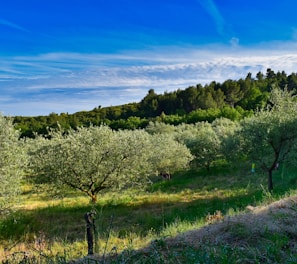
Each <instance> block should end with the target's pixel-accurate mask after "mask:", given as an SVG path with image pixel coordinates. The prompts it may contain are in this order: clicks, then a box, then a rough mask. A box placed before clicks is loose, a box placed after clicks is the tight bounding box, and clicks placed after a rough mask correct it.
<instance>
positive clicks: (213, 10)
mask: <svg viewBox="0 0 297 264" xmlns="http://www.w3.org/2000/svg"><path fill="white" fill-rule="evenodd" d="M197 1H198V3H199V4H201V6H202V7H203V8H204V9H205V11H206V12H207V13H208V14H209V15H210V16H211V17H212V18H213V20H214V22H215V25H216V29H217V32H218V33H219V34H220V35H221V36H222V37H224V36H225V33H226V32H225V28H226V22H225V19H224V18H223V16H222V15H221V13H220V11H219V9H218V8H217V6H216V4H215V2H214V1H213V0H197Z"/></svg>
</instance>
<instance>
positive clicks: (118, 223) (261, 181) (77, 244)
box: [0, 171, 296, 260]
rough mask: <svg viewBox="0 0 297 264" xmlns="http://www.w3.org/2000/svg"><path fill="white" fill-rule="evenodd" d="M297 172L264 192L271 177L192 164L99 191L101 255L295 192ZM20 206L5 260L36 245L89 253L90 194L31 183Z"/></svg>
mask: <svg viewBox="0 0 297 264" xmlns="http://www.w3.org/2000/svg"><path fill="white" fill-rule="evenodd" d="M294 181H296V177H295V174H294V173H291V174H289V176H288V175H287V176H286V177H284V175H283V174H282V173H281V171H280V172H277V173H276V175H275V186H276V191H275V193H274V194H273V195H269V194H268V193H265V187H263V186H265V184H266V177H265V175H262V174H251V173H249V172H246V173H244V172H239V173H237V172H234V171H225V172H224V173H221V174H218V173H217V172H215V173H214V174H212V173H205V174H204V173H201V172H196V171H189V172H187V173H180V174H177V175H174V177H173V179H172V180H171V181H159V182H156V183H155V184H154V185H152V186H150V187H148V188H147V189H146V190H142V191H139V190H127V191H123V192H118V193H105V194H102V195H101V196H99V197H98V203H97V204H96V206H95V209H96V212H97V214H96V219H95V223H96V227H97V232H98V236H99V241H98V248H99V254H101V255H103V254H105V253H107V252H114V253H115V252H116V253H117V254H119V253H120V252H122V251H125V250H132V249H133V250H135V249H141V248H144V247H147V246H148V245H150V244H151V241H154V240H162V239H166V238H170V237H175V236H176V235H178V234H180V233H183V232H186V231H189V230H192V229H197V228H200V227H202V226H204V225H206V224H207V216H208V215H209V214H211V215H212V214H215V212H216V211H219V212H221V213H222V215H224V216H227V215H235V214H237V213H239V212H243V211H244V210H245V208H246V206H248V205H253V206H255V205H259V204H261V203H263V202H264V203H268V202H271V201H272V200H275V199H277V198H279V197H281V196H283V195H285V194H286V193H287V194H286V195H293V194H296V191H295V190H291V191H289V192H288V190H289V188H290V186H291V187H292V182H294ZM24 190H25V191H24V194H23V197H22V199H21V202H20V204H19V205H18V206H17V207H16V211H15V213H13V214H12V215H11V216H10V217H8V218H6V219H3V220H2V221H1V222H0V260H1V259H5V258H6V257H7V256H8V255H9V254H12V253H13V252H35V254H37V255H38V254H39V253H40V254H41V253H42V254H45V255H47V256H52V257H53V256H61V257H62V256H63V258H67V259H68V260H69V259H77V258H81V257H83V256H85V255H86V254H87V243H86V239H85V221H84V214H85V213H86V212H88V211H90V210H92V209H94V208H92V205H91V204H90V202H89V199H88V197H86V196H83V195H81V194H80V193H76V192H73V191H71V192H68V194H67V195H65V196H64V197H55V198H52V197H51V196H50V195H49V194H48V193H46V192H42V191H41V192H35V191H34V189H33V187H32V186H29V185H27V186H25V187H24Z"/></svg>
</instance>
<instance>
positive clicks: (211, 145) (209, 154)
mask: <svg viewBox="0 0 297 264" xmlns="http://www.w3.org/2000/svg"><path fill="white" fill-rule="evenodd" d="M177 138H178V140H179V141H181V142H183V143H184V144H185V145H186V146H187V147H188V148H189V149H190V151H191V153H192V155H193V156H194V160H193V161H194V162H195V165H197V166H199V167H204V168H206V169H207V170H209V169H210V168H211V166H212V165H213V163H214V162H215V161H216V160H218V159H219V158H220V157H221V152H220V140H219V138H218V136H217V134H216V132H215V130H214V129H213V127H212V125H211V124H210V123H208V122H198V123H196V124H194V125H187V126H184V125H182V126H180V129H179V131H177Z"/></svg>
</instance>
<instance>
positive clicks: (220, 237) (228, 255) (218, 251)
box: [73, 196, 297, 264]
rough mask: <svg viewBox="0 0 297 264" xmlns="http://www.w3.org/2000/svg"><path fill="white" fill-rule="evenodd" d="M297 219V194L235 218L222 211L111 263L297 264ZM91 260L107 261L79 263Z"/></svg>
mask: <svg viewBox="0 0 297 264" xmlns="http://www.w3.org/2000/svg"><path fill="white" fill-rule="evenodd" d="M296 217H297V196H292V197H287V198H284V199H281V200H279V201H276V202H272V203H270V204H267V205H262V206H257V207H253V206H247V208H246V212H245V213H241V214H239V215H235V216H228V217H223V216H222V215H221V214H220V213H219V212H217V213H216V214H214V215H209V216H208V220H209V222H208V225H206V226H204V227H202V228H199V229H194V230H191V231H187V232H184V233H182V234H180V235H178V236H176V237H173V238H165V239H160V240H155V241H152V243H151V245H150V246H149V247H146V248H143V249H140V250H138V251H134V252H126V253H123V254H122V255H112V256H109V258H106V259H105V263H136V262H134V261H136V260H137V263H296V262H297V223H296ZM185 255H188V256H187V257H186V256H185ZM185 258H186V259H187V262H184V261H185ZM90 259H92V260H101V261H102V258H101V257H99V256H97V257H96V256H93V257H86V258H85V259H82V260H79V261H76V262H73V263H77V264H78V263H89V262H88V261H90ZM121 259H125V262H121ZM154 261H155V262H154ZM190 261H193V262H190ZM195 261H196V262H195ZM197 261H198V262H197ZM98 263H101V262H98Z"/></svg>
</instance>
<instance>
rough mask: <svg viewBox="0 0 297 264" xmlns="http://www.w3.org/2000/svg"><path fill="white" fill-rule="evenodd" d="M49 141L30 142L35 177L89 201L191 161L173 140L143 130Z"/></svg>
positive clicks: (91, 130)
mask: <svg viewBox="0 0 297 264" xmlns="http://www.w3.org/2000/svg"><path fill="white" fill-rule="evenodd" d="M50 137H51V139H50V140H48V139H43V138H37V139H35V142H36V143H35V144H36V146H37V147H36V148H35V150H33V151H32V152H31V165H32V169H33V171H34V172H35V176H37V177H39V179H41V181H44V182H46V181H47V182H51V183H54V184H55V185H56V186H62V185H67V186H70V187H72V188H74V189H77V190H80V191H82V192H84V193H86V194H87V195H88V196H89V197H90V198H91V199H92V200H93V201H94V202H95V201H96V199H97V195H98V194H99V193H101V192H103V191H112V190H119V189H123V188H128V187H131V186H136V185H140V186H143V185H144V184H145V183H146V182H147V181H148V176H150V175H152V174H155V173H156V171H158V170H163V169H167V168H170V169H172V170H175V169H178V168H179V167H184V166H186V165H187V163H188V162H189V159H190V158H191V155H190V154H189V152H187V149H186V147H185V146H183V145H181V144H178V143H176V142H175V141H174V139H173V138H170V137H164V138H163V139H162V140H160V139H158V138H157V137H155V136H153V135H150V134H148V133H147V132H145V131H143V130H133V131H131V130H123V131H114V130H112V129H110V128H109V127H107V126H100V127H94V126H91V127H87V128H78V129H77V130H69V131H67V133H63V131H56V132H52V133H51V134H50ZM170 146H171V148H170ZM185 152H187V157H188V159H186V158H185V156H186V154H185ZM172 153H174V155H173V154H172ZM173 159H175V160H174V161H173ZM179 160H182V161H181V162H179Z"/></svg>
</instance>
